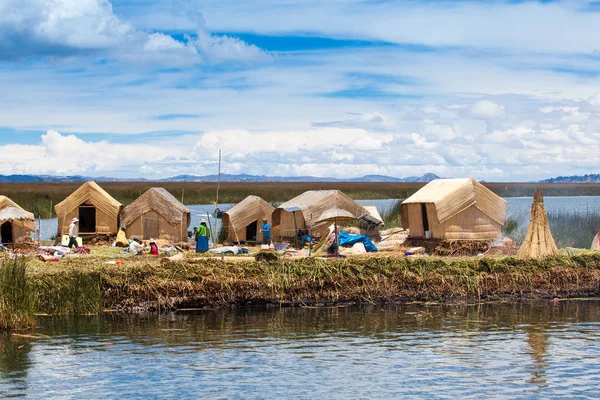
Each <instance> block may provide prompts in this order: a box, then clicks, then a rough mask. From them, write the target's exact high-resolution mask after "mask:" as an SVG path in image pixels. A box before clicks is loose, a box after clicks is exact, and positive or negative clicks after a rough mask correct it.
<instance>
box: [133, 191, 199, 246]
mask: <svg viewBox="0 0 600 400" xmlns="http://www.w3.org/2000/svg"><path fill="white" fill-rule="evenodd" d="M191 218H192V217H191V212H190V209H189V208H187V207H186V206H184V205H183V204H181V202H180V201H179V200H177V199H176V198H175V197H174V196H173V195H172V194H171V193H169V192H168V191H167V190H165V189H163V188H150V189H148V190H147V191H146V192H145V193H144V194H142V195H141V196H140V197H138V198H137V199H136V200H135V201H134V202H133V203H131V204H130V205H128V206H127V207H125V208H124V209H123V213H122V214H121V223H122V224H123V225H125V227H126V231H127V236H129V237H130V238H132V237H135V236H137V237H139V238H140V239H151V238H153V239H165V240H170V241H174V242H181V241H184V240H187V233H188V227H189V226H190V222H191Z"/></svg>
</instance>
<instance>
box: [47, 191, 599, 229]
mask: <svg viewBox="0 0 600 400" xmlns="http://www.w3.org/2000/svg"><path fill="white" fill-rule="evenodd" d="M506 200H507V201H508V216H519V217H522V218H521V219H523V220H524V222H523V223H526V222H527V221H529V219H528V218H529V217H528V215H529V214H528V213H529V210H530V208H531V202H532V198H531V197H509V198H507V199H506ZM397 201H398V200H397V199H379V200H358V202H359V203H360V204H362V205H374V206H376V207H377V209H378V210H379V212H380V213H382V212H384V211H385V210H388V209H389V208H391V207H392V206H393V205H394V204H395V203H396V202H397ZM544 201H545V205H546V209H547V210H548V212H576V213H586V212H589V211H595V212H600V196H569V197H546V198H544ZM233 206H234V204H221V205H219V208H220V209H221V211H227V210H229V209H230V208H231V207H233ZM188 208H189V209H190V210H191V211H192V223H191V225H190V229H191V227H194V226H198V225H199V224H200V219H202V218H206V213H209V214H210V213H212V212H213V211H214V209H215V208H214V205H212V204H199V205H191V206H188ZM211 218H212V215H211ZM216 222H217V232H218V231H219V230H220V229H221V220H220V219H217V220H216ZM213 223H214V221H213ZM57 230H58V220H57V219H56V218H52V219H43V220H42V221H41V229H40V231H41V233H42V239H44V240H48V239H50V238H51V237H52V236H54V235H56V232H57Z"/></svg>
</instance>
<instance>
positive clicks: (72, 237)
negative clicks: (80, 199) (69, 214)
mask: <svg viewBox="0 0 600 400" xmlns="http://www.w3.org/2000/svg"><path fill="white" fill-rule="evenodd" d="M78 235H79V220H78V219H77V218H73V219H72V220H71V225H69V245H68V247H69V248H71V247H72V246H75V248H78V247H79V245H78V244H77V236H78Z"/></svg>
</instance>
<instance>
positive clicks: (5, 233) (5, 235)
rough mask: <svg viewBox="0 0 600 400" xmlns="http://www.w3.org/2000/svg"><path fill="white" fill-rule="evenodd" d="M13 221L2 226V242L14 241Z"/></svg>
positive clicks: (0, 233) (0, 235)
mask: <svg viewBox="0 0 600 400" xmlns="http://www.w3.org/2000/svg"><path fill="white" fill-rule="evenodd" d="M12 228H13V227H12V222H9V221H7V222H5V223H3V224H2V227H1V228H0V237H2V243H12V242H13V229H12Z"/></svg>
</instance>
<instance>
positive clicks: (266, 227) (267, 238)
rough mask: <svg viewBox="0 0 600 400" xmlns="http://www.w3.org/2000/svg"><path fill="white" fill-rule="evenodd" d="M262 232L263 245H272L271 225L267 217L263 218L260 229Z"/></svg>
mask: <svg viewBox="0 0 600 400" xmlns="http://www.w3.org/2000/svg"><path fill="white" fill-rule="evenodd" d="M260 231H261V232H262V244H266V245H269V246H270V245H271V224H269V221H268V220H267V218H266V217H264V218H263V225H262V228H260Z"/></svg>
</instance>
